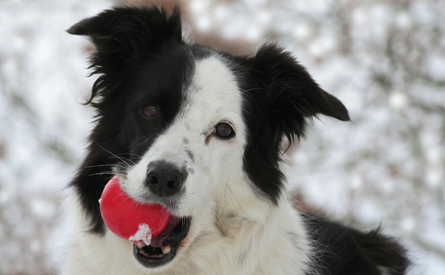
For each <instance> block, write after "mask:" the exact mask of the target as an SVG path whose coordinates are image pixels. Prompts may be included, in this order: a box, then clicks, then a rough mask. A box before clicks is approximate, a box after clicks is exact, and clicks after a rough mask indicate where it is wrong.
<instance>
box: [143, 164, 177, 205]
mask: <svg viewBox="0 0 445 275" xmlns="http://www.w3.org/2000/svg"><path fill="white" fill-rule="evenodd" d="M183 180H184V176H183V173H182V172H181V171H180V170H179V169H178V168H176V167H175V166H174V165H172V164H170V163H165V162H156V163H152V164H151V165H150V166H149V167H148V170H147V179H146V182H147V185H148V189H149V190H150V191H151V192H152V193H153V194H156V195H157V196H159V197H167V196H172V195H174V194H177V193H178V192H179V191H180V190H181V187H182V183H183Z"/></svg>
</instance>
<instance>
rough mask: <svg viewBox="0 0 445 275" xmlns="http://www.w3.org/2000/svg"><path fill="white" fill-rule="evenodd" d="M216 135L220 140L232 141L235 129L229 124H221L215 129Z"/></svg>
mask: <svg viewBox="0 0 445 275" xmlns="http://www.w3.org/2000/svg"><path fill="white" fill-rule="evenodd" d="M215 133H216V135H217V136H218V137H219V138H222V139H230V138H232V137H233V136H235V132H234V131H233V128H232V127H231V126H230V125H229V124H228V123H219V124H218V125H216V127H215Z"/></svg>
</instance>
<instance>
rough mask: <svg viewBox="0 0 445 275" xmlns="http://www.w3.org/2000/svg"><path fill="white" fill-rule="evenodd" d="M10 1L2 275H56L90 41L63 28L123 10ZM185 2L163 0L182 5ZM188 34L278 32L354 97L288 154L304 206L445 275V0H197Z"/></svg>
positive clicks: (218, 43) (252, 39)
mask: <svg viewBox="0 0 445 275" xmlns="http://www.w3.org/2000/svg"><path fill="white" fill-rule="evenodd" d="M147 2H148V1H128V0H127V1H126V0H122V1H111V0H64V1H55V0H52V1H50V0H32V1H31V0H28V1H25V0H1V1H0V274H2V275H3V274H5V275H18V274H51V273H52V272H53V266H54V263H55V262H56V261H57V260H58V259H59V258H60V256H59V250H58V249H57V246H60V245H63V243H60V242H59V241H57V240H58V239H59V236H60V235H63V234H64V232H65V231H66V230H68V229H69V226H70V225H69V221H65V222H62V221H63V219H62V218H63V212H62V211H61V209H62V201H63V197H64V194H65V193H66V192H69V190H66V189H65V187H66V186H67V184H68V182H69V181H70V179H71V178H72V176H73V174H74V171H75V169H76V168H77V167H78V165H79V164H80V162H81V160H82V157H83V156H84V153H85V151H84V148H85V145H86V143H85V140H86V137H87V135H88V132H89V130H90V129H91V127H92V124H91V121H92V116H93V112H92V110H91V107H89V106H84V105H82V103H84V102H85V100H86V99H88V97H89V93H90V88H91V85H92V83H93V81H94V77H92V78H88V77H87V74H88V71H87V69H86V68H87V66H88V63H87V61H86V60H87V59H86V58H87V56H88V54H89V53H91V52H92V51H93V48H92V46H91V44H89V43H88V41H87V40H86V39H83V38H80V37H75V36H70V35H68V34H67V33H66V32H65V31H64V30H66V29H68V28H69V27H70V26H71V25H73V24H74V23H76V22H78V21H79V20H81V19H83V18H85V17H89V16H93V15H95V14H97V13H98V12H100V11H101V10H103V9H106V8H110V7H112V6H114V5H123V4H125V5H141V4H144V3H147ZM176 2H178V1H156V4H158V5H160V4H164V5H165V6H166V7H167V8H169V7H170V8H171V6H172V4H174V3H176ZM180 4H181V7H182V12H183V14H184V18H183V19H184V27H185V32H184V34H185V36H186V37H187V39H188V41H191V42H199V43H205V44H210V45H212V46H214V47H217V48H218V49H223V50H230V51H232V52H234V53H238V54H241V53H245V54H253V53H254V52H255V50H256V49H257V48H258V47H259V46H260V45H261V44H262V43H265V42H267V41H277V42H279V43H280V44H281V45H282V46H284V47H285V48H286V49H288V50H289V51H291V52H292V53H293V54H294V55H295V56H296V57H297V59H298V60H299V61H300V62H301V63H302V64H303V65H304V66H306V67H307V69H308V70H309V72H310V73H311V74H312V75H313V77H314V78H315V79H316V80H317V82H318V83H319V84H320V85H321V86H322V87H323V88H324V89H325V90H326V91H328V92H329V93H332V94H334V95H335V96H336V97H338V98H339V99H340V100H342V101H343V103H344V104H345V105H346V106H347V108H348V109H349V111H350V115H351V118H352V122H349V123H342V122H338V121H335V120H334V119H330V118H324V117H322V118H321V119H320V120H314V122H313V123H312V127H311V129H310V131H309V133H308V135H307V138H306V139H305V140H301V141H300V142H299V143H298V144H295V145H294V146H293V147H292V148H291V150H289V151H288V153H287V154H288V156H289V164H290V166H289V169H288V171H287V175H288V182H289V185H288V187H289V189H290V190H291V192H292V193H293V194H294V196H295V198H296V199H298V201H296V206H297V207H300V208H303V209H308V210H310V211H315V212H317V213H323V214H325V215H327V216H330V217H333V218H335V219H339V220H342V221H344V222H345V223H347V224H350V225H353V226H355V227H357V228H360V229H370V228H373V227H376V226H378V225H380V224H381V225H382V227H383V228H384V232H385V233H387V234H391V235H394V236H397V237H398V238H399V239H400V240H401V241H402V242H403V243H404V244H405V245H406V246H407V247H409V249H410V256H411V258H412V259H413V261H414V263H415V266H414V267H413V269H412V270H411V273H410V274H427V275H438V274H445V16H444V14H445V1H433V0H430V1H428V0H397V1H395V0H394V1H387V0H310V1H309V0H306V1H304V0H275V1H267V0H218V1H206V0H190V1H182V2H180Z"/></svg>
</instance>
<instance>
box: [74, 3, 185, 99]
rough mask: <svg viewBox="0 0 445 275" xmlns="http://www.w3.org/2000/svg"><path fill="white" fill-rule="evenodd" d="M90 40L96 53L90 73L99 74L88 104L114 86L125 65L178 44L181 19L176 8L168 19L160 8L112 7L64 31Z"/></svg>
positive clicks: (132, 63)
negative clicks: (172, 44)
mask: <svg viewBox="0 0 445 275" xmlns="http://www.w3.org/2000/svg"><path fill="white" fill-rule="evenodd" d="M67 32H68V33H70V34H74V35H86V36H88V37H90V38H91V40H92V42H93V43H94V45H95V47H96V52H95V53H94V54H93V55H92V57H91V66H90V68H93V71H92V73H91V74H101V76H100V77H99V78H98V80H97V81H96V83H95V84H94V86H93V91H92V97H91V99H90V100H89V101H88V103H90V102H91V101H92V99H93V98H94V97H95V96H96V95H98V94H102V93H104V92H105V91H107V90H112V89H113V87H115V84H116V83H114V81H115V80H116V79H119V76H120V74H121V73H125V72H126V71H127V70H126V69H125V68H126V66H127V65H129V64H131V65H132V66H134V65H135V64H137V62H138V59H140V58H141V57H143V56H149V55H150V53H153V52H155V51H156V50H158V49H162V48H163V46H164V45H166V44H168V43H170V44H171V43H182V25H181V16H180V11H179V8H178V7H175V8H174V9H173V12H172V13H171V14H170V16H168V15H167V12H166V11H165V10H164V9H161V10H160V9H158V8H157V7H150V8H147V7H145V8H136V7H133V8H129V7H125V8H115V9H112V10H106V11H104V12H102V13H100V14H99V15H97V16H95V17H91V18H87V19H84V20H82V21H80V22H79V23H77V24H75V25H74V26H72V27H71V28H70V29H68V30H67Z"/></svg>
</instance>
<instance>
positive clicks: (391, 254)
mask: <svg viewBox="0 0 445 275" xmlns="http://www.w3.org/2000/svg"><path fill="white" fill-rule="evenodd" d="M305 221H306V224H307V227H308V229H309V230H308V232H309V233H310V234H311V237H312V239H313V240H314V244H316V247H315V248H316V254H315V261H314V263H313V264H312V265H313V268H315V270H317V273H316V274H317V275H380V274H390V275H403V274H405V272H406V271H407V268H408V266H409V265H410V262H409V260H408V259H407V257H406V250H405V249H404V248H403V247H402V246H401V245H399V244H398V243H397V242H396V241H395V240H394V239H392V238H389V237H387V236H384V235H382V234H380V230H379V229H376V230H372V231H370V232H367V233H363V232H359V231H357V230H354V229H351V228H348V227H345V226H343V225H341V224H339V223H336V222H332V221H328V220H326V219H325V218H322V217H317V216H310V215H306V216H305ZM320 267H323V268H321V269H320ZM382 271H385V273H383V272H382ZM311 274H313V273H310V272H309V273H308V274H307V275H311Z"/></svg>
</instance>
